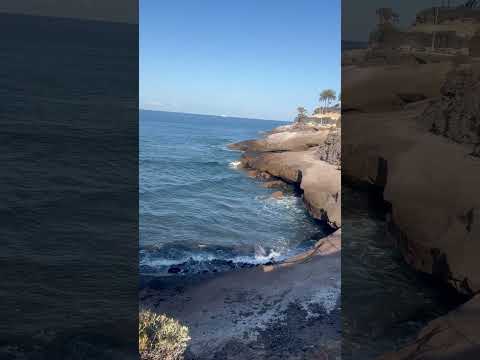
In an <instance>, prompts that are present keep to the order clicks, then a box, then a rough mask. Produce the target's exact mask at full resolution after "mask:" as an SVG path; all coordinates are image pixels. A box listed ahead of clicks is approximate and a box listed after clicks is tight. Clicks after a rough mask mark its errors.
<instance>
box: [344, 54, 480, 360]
mask: <svg viewBox="0 0 480 360" xmlns="http://www.w3.org/2000/svg"><path fill="white" fill-rule="evenodd" d="M369 53H370V58H371V57H372V56H374V54H375V52H374V51H373V50H369ZM350 56H353V55H352V54H350ZM362 57H363V58H358V59H356V62H355V63H356V65H351V64H350V65H348V66H344V67H343V68H342V71H343V73H342V78H343V86H342V87H343V89H342V91H343V94H344V99H345V101H344V103H343V104H342V106H343V109H344V114H343V118H342V121H343V123H344V124H345V123H347V126H346V127H345V128H344V136H343V147H342V153H343V154H342V155H343V156H342V159H343V161H342V176H343V179H344V181H348V182H350V183H353V184H356V185H358V184H368V185H369V186H371V187H374V188H376V190H377V191H378V192H379V193H380V194H381V196H382V198H383V200H384V201H385V203H386V204H387V208H389V211H388V215H387V219H388V230H389V231H388V234H389V236H390V237H391V238H392V240H393V242H392V243H393V244H394V246H397V247H398V248H399V249H400V251H401V253H402V255H403V258H404V260H405V261H406V263H407V264H409V265H410V266H412V267H413V268H414V269H416V270H418V271H420V272H422V273H426V274H429V275H431V277H432V280H434V281H438V282H439V283H443V284H444V286H447V287H452V288H453V289H455V290H456V291H457V292H458V293H460V294H463V295H464V296H465V297H466V299H467V300H468V299H469V300H468V301H467V302H466V303H465V304H464V305H463V306H461V307H460V308H458V309H457V310H455V311H453V312H452V313H449V314H446V315H445V316H443V317H441V318H439V319H436V320H434V321H432V322H431V323H430V324H428V325H427V326H426V327H425V329H424V330H423V331H422V332H421V333H420V334H419V335H418V340H417V341H416V342H415V343H414V344H412V345H411V346H408V347H406V348H404V349H402V350H400V351H398V352H392V353H390V354H386V355H385V356H383V357H381V359H382V360H386V359H395V360H397V359H434V358H439V357H438V356H439V355H440V354H441V355H442V359H460V358H462V359H470V358H471V359H473V358H476V357H474V355H473V354H476V355H475V356H477V355H478V353H479V351H480V347H479V345H478V344H479V343H480V337H479V336H480V335H479V334H480V326H479V325H478V324H480V321H479V320H480V314H479V313H478V295H477V294H478V292H479V291H480V267H479V263H478V254H479V250H480V248H479V243H478V239H479V235H480V226H479V216H478V213H479V212H478V209H479V208H480V202H479V201H480V200H479V199H480V196H479V194H478V179H480V159H479V157H478V146H479V145H478V144H479V143H480V138H479V134H480V132H479V129H480V128H479V126H480V125H479V121H478V119H479V118H478V113H479V109H480V107H479V100H478V99H480V92H479V90H478V89H479V88H480V87H479V85H480V82H479V81H480V79H479V76H478V71H479V69H480V68H479V64H478V62H477V61H476V60H475V59H463V60H462V61H461V62H460V63H458V59H454V58H444V59H443V61H442V62H438V61H435V62H432V63H429V62H428V61H427V62H422V63H417V64H411V63H408V64H407V63H405V64H397V65H396V66H391V65H388V64H375V65H373V64H371V63H370V64H369V63H368V62H366V59H365V58H364V55H362ZM370 60H371V59H370ZM400 77H401V78H402V79H403V80H402V81H400V80H399V79H400ZM386 79H390V80H391V81H388V82H387V81H386ZM367 88H368V89H369V94H368V96H367V95H365V91H364V89H367ZM405 94H408V96H406V95H405ZM374 95H378V96H374ZM372 99H373V100H374V102H372V101H373V100H372ZM447 169H448V170H447ZM446 170H447V171H446ZM472 174H473V176H472ZM466 314H468V316H466Z"/></svg>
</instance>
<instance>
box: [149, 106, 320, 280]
mask: <svg viewBox="0 0 480 360" xmlns="http://www.w3.org/2000/svg"><path fill="white" fill-rule="evenodd" d="M282 124H283V123H281V122H278V121H264V120H253V119H252V120H251V119H238V118H228V117H216V116H204V115H191V114H179V113H167V112H152V111H141V112H140V265H141V270H142V271H164V270H165V269H166V268H167V267H168V266H171V265H172V264H179V263H182V262H184V261H187V260H189V259H191V260H192V259H193V260H196V261H199V262H204V261H211V260H214V259H219V260H225V261H228V260H232V261H233V262H238V263H243V262H246V263H260V262H267V261H269V259H279V258H281V257H283V256H285V255H288V254H291V253H292V252H296V251H298V250H299V249H301V248H305V247H307V246H310V245H311V244H312V242H313V241H314V240H315V239H318V236H319V232H320V230H319V228H318V226H317V225H316V224H315V223H314V222H313V221H312V220H311V219H310V217H309V216H308V214H307V213H306V211H305V209H304V206H303V204H302V200H301V199H300V198H298V197H295V196H293V195H289V196H286V197H285V198H284V199H281V200H275V199H273V198H272V197H271V193H272V191H273V190H270V189H264V188H262V187H261V183H260V182H259V181H256V180H253V179H251V178H249V177H248V176H246V174H245V172H244V171H242V170H239V169H236V168H235V161H238V159H239V158H240V156H241V153H240V152H236V151H231V150H229V149H228V148H227V145H228V144H229V143H232V142H237V141H241V140H246V139H251V138H255V137H258V136H259V135H260V133H261V132H263V131H268V130H271V129H273V128H274V127H276V126H280V125H282ZM191 260H190V261H191Z"/></svg>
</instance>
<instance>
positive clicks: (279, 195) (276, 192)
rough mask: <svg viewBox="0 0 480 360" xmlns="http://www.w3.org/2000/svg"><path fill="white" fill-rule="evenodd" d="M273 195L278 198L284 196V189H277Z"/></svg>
mask: <svg viewBox="0 0 480 360" xmlns="http://www.w3.org/2000/svg"><path fill="white" fill-rule="evenodd" d="M272 197H273V198H275V199H277V200H280V199H281V198H283V192H282V191H275V192H274V193H272Z"/></svg>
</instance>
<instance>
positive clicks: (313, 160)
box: [242, 148, 342, 228]
mask: <svg viewBox="0 0 480 360" xmlns="http://www.w3.org/2000/svg"><path fill="white" fill-rule="evenodd" d="M317 150H318V149H317V148H312V149H309V150H307V151H288V152H280V153H260V154H257V155H256V156H254V155H253V154H246V155H245V157H244V158H243V159H242V162H244V164H245V165H246V166H247V167H250V168H253V169H257V170H259V171H267V172H268V173H269V174H271V175H273V176H275V177H277V178H280V179H282V180H283V181H285V182H287V183H291V184H297V185H298V186H300V188H301V189H302V190H303V200H304V203H305V205H306V207H307V209H308V211H309V213H310V214H311V215H312V216H313V217H314V218H316V219H318V220H321V221H325V222H326V223H327V224H329V225H330V226H332V227H334V228H339V227H340V226H341V222H342V220H341V211H340V209H341V195H340V194H341V191H340V189H341V179H340V171H339V170H338V167H337V166H335V165H331V164H328V163H326V162H324V161H321V160H319V158H318V155H317V153H316V152H317Z"/></svg>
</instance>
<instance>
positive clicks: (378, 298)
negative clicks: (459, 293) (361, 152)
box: [342, 184, 461, 360]
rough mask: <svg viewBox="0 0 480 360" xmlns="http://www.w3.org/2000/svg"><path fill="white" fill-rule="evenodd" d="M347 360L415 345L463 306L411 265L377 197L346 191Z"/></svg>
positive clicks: (344, 333)
mask: <svg viewBox="0 0 480 360" xmlns="http://www.w3.org/2000/svg"><path fill="white" fill-rule="evenodd" d="M342 220H343V228H342V316H343V330H342V336H343V338H342V339H343V342H342V359H347V360H350V359H352V360H353V359H354V360H364V359H365V360H367V359H374V358H376V357H377V356H380V355H381V354H383V353H385V352H388V351H392V350H395V349H399V348H401V347H402V346H405V345H406V344H408V343H411V342H412V341H414V340H415V337H416V335H417V333H418V332H419V331H420V330H421V329H422V328H423V327H424V326H425V325H426V324H427V323H428V322H429V321H431V320H433V319H435V318H436V317H438V316H441V315H444V314H445V313H447V312H448V311H450V310H452V309H453V308H454V307H455V306H457V305H458V304H459V303H458V301H461V299H458V298H456V297H455V296H453V295H452V293H451V292H449V291H448V290H445V289H444V288H443V286H438V285H436V284H435V283H434V282H432V279H431V278H429V277H427V276H422V275H421V274H420V273H418V272H416V271H414V270H413V269H412V268H411V267H410V266H409V265H407V264H406V263H405V261H404V260H403V258H402V255H401V254H400V252H399V251H398V250H397V249H396V248H395V247H394V246H393V244H392V240H391V239H389V238H388V236H387V225H386V222H385V215H384V209H383V205H382V204H381V202H380V200H379V199H378V198H377V197H376V196H372V195H369V194H368V193H367V192H363V191H358V190H353V189H352V188H350V187H348V186H345V184H344V185H343V186H342Z"/></svg>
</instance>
